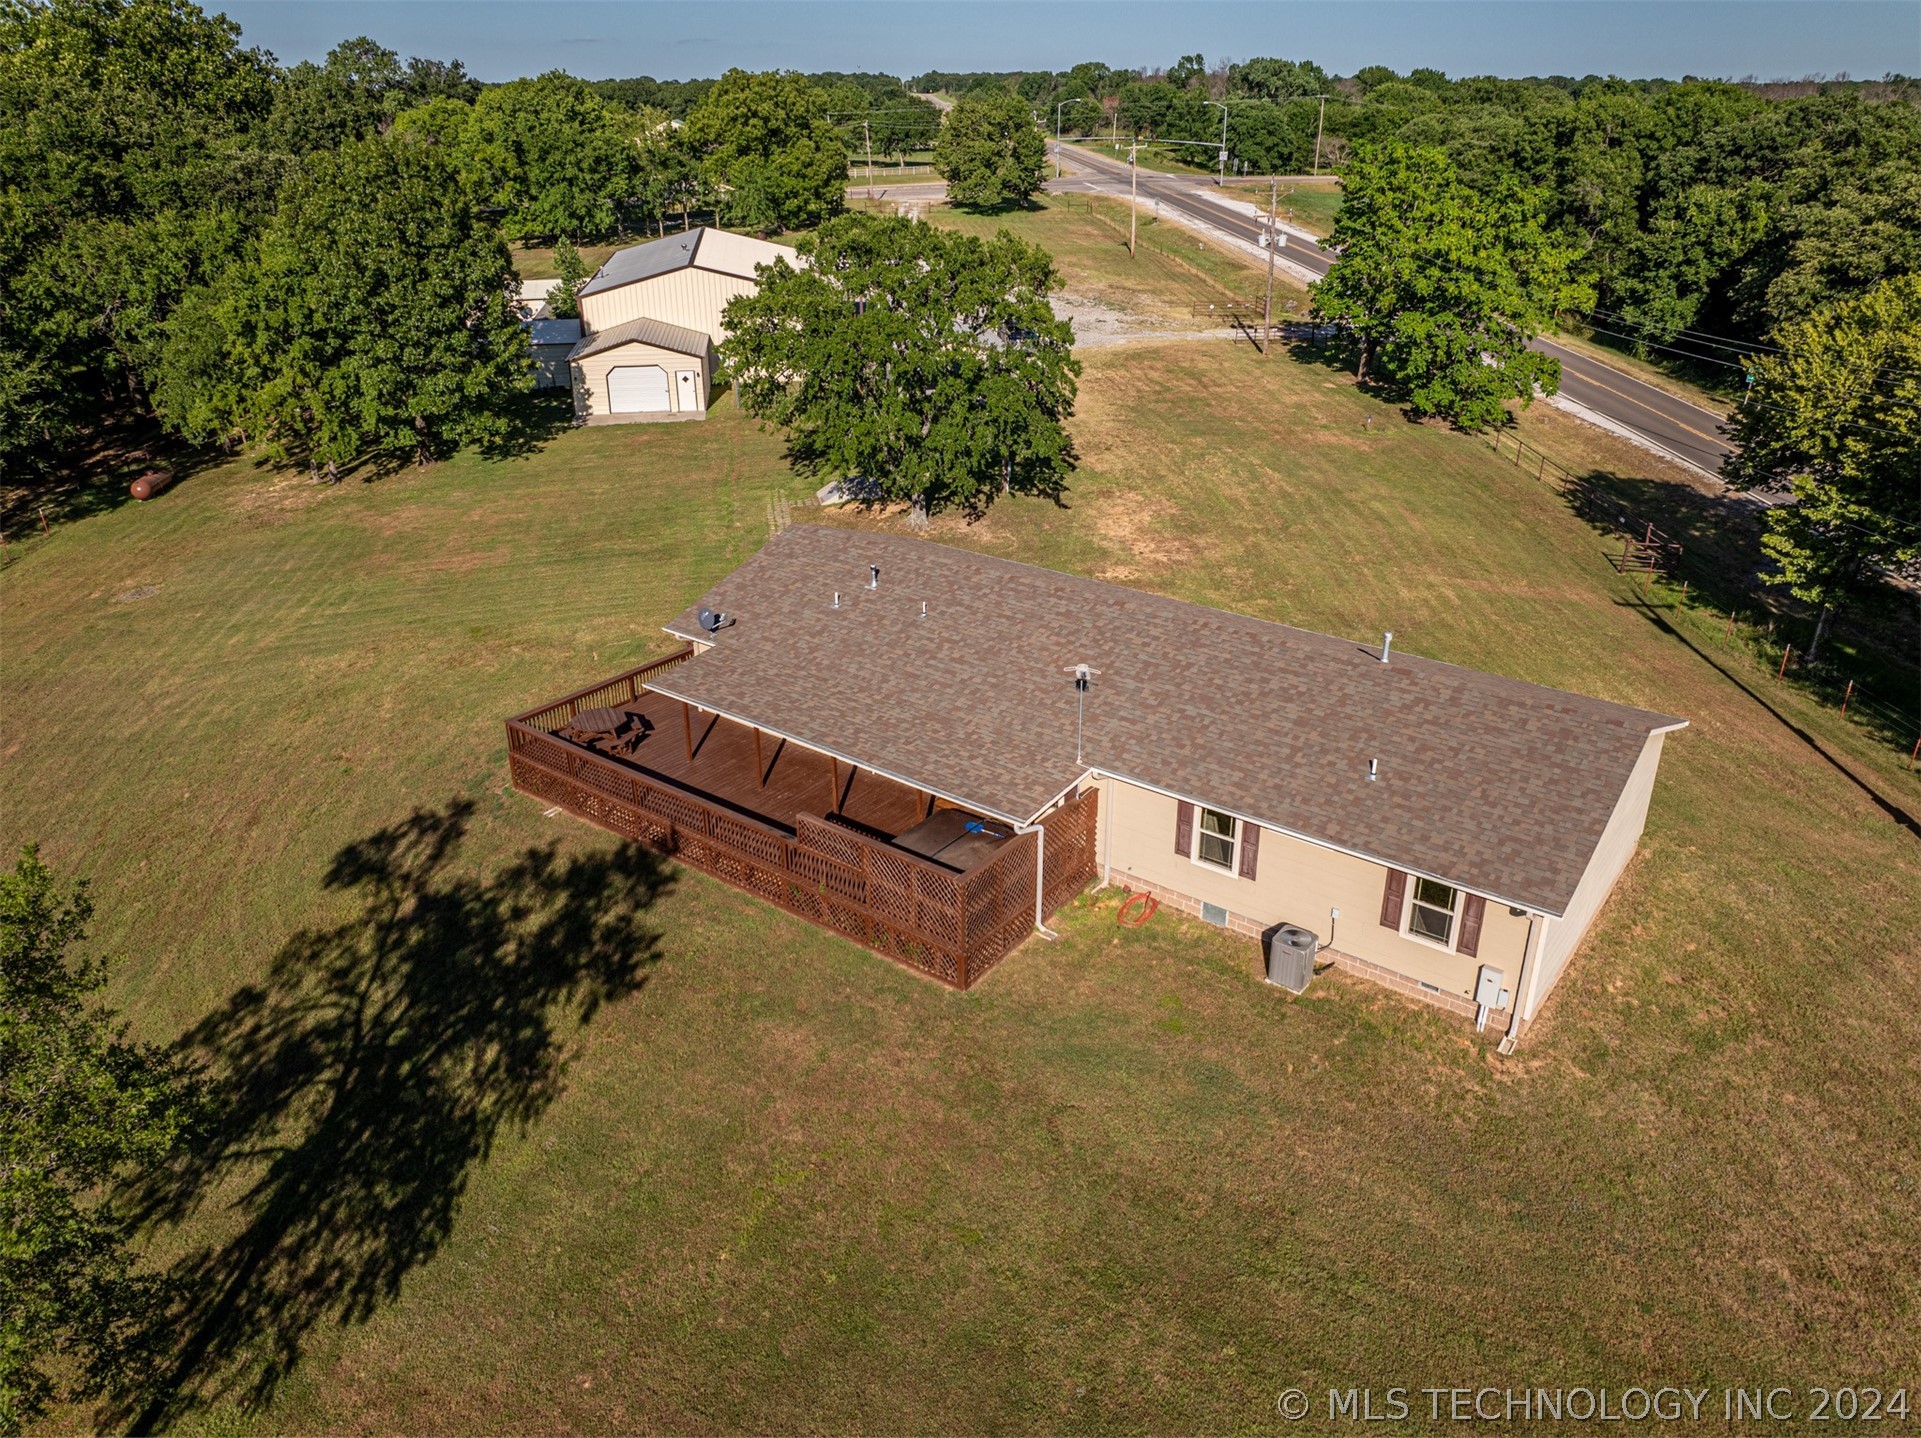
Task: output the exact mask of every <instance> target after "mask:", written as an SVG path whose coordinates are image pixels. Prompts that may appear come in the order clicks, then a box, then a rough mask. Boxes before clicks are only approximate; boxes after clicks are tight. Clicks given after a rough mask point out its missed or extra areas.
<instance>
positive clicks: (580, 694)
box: [507, 644, 694, 734]
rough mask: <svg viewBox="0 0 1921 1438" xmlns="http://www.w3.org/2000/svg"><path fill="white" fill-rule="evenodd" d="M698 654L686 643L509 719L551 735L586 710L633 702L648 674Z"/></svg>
mask: <svg viewBox="0 0 1921 1438" xmlns="http://www.w3.org/2000/svg"><path fill="white" fill-rule="evenodd" d="M693 657H694V646H693V645H691V644H684V645H682V646H681V647H680V648H679V649H676V650H675V651H674V652H673V653H672V654H669V655H668V656H667V657H666V658H664V659H653V660H649V661H648V662H647V663H645V664H643V665H641V666H640V667H639V668H638V669H629V670H628V671H627V672H626V673H625V674H616V675H615V676H614V677H613V678H612V679H603V680H602V681H601V682H600V683H598V684H595V685H593V686H591V687H589V688H586V689H576V690H575V691H574V692H573V693H572V694H569V695H567V696H566V697H564V698H561V699H556V700H554V702H553V703H551V704H543V705H541V706H540V707H539V708H538V709H529V710H528V711H527V712H526V713H525V714H516V715H515V716H514V717H513V718H511V719H509V720H508V721H507V727H508V729H509V731H510V732H511V730H512V728H513V726H514V725H516V724H520V725H524V726H525V727H527V728H529V729H538V730H539V731H540V732H541V733H543V734H551V733H553V732H554V731H555V730H556V729H563V728H565V727H566V726H567V725H568V724H569V723H571V722H572V720H573V717H574V716H575V715H576V714H578V713H580V711H581V710H583V709H599V708H603V707H613V706H617V705H621V704H631V703H633V702H634V701H635V700H636V699H638V698H640V691H641V690H643V689H645V688H646V687H647V683H646V681H647V676H648V675H650V674H659V673H661V672H663V671H664V670H668V669H672V668H673V667H674V666H675V665H677V664H685V663H686V662H687V661H688V660H689V659H692V658H693Z"/></svg>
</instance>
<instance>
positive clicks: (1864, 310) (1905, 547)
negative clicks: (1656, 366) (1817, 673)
mask: <svg viewBox="0 0 1921 1438" xmlns="http://www.w3.org/2000/svg"><path fill="white" fill-rule="evenodd" d="M1773 340H1774V344H1775V346H1776V347H1777V352H1776V353H1772V354H1765V355H1755V356H1754V357H1753V358H1752V359H1750V361H1749V367H1750V369H1751V370H1752V372H1753V375H1754V383H1753V388H1752V391H1751V394H1750V397H1749V399H1748V401H1747V403H1745V404H1743V405H1742V406H1741V407H1740V409H1739V410H1737V411H1736V414H1735V420H1734V438H1735V441H1736V447H1735V450H1734V453H1733V454H1732V455H1731V456H1730V457H1729V459H1728V461H1727V464H1726V465H1725V467H1724V470H1725V473H1726V475H1727V478H1728V481H1729V483H1731V484H1733V485H1735V486H1736V487H1738V488H1741V489H1750V488H1753V487H1754V486H1756V485H1770V486H1778V485H1782V484H1787V485H1790V486H1792V488H1793V490H1794V502H1793V503H1792V504H1778V505H1775V506H1774V507H1773V508H1771V509H1769V510H1768V513H1767V532H1766V533H1765V534H1764V535H1763V536H1762V539H1761V546H1762V548H1763V549H1765V550H1766V551H1767V552H1768V554H1769V555H1771V556H1772V557H1773V559H1774V561H1775V568H1774V570H1773V572H1772V573H1771V574H1770V575H1769V576H1768V578H1769V580H1770V582H1772V583H1775V584H1780V585H1783V586H1785V587H1786V588H1787V590H1788V592H1789V593H1790V594H1793V595H1794V596H1795V597H1796V598H1797V599H1802V600H1806V601H1807V602H1808V603H1810V604H1815V605H1819V606H1820V608H1821V617H1820V619H1819V621H1818V622H1817V624H1816V626H1815V633H1814V639H1813V640H1812V642H1810V643H1809V645H1808V652H1807V657H1808V658H1809V659H1810V660H1813V659H1815V658H1817V657H1818V656H1819V654H1820V649H1821V640H1822V638H1823V636H1824V635H1825V633H1826V631H1827V626H1828V620H1829V617H1830V615H1831V614H1832V613H1833V611H1834V610H1835V609H1836V608H1837V607H1839V606H1840V605H1841V604H1842V603H1843V601H1844V600H1846V599H1847V598H1848V596H1850V595H1851V594H1854V593H1857V592H1859V590H1860V589H1861V588H1862V587H1863V586H1864V585H1865V584H1867V583H1868V582H1869V581H1870V580H1871V579H1872V578H1873V577H1874V576H1875V574H1876V572H1877V570H1879V569H1881V568H1888V567H1891V568H1899V567H1901V566H1904V565H1908V564H1912V563H1913V562H1914V561H1915V560H1917V559H1921V478H1917V477H1918V476H1921V276H1917V275H1904V276H1902V277H1901V278H1899V279H1893V280H1884V281H1882V282H1881V283H1880V284H1878V285H1876V286H1874V287H1873V288H1872V289H1870V290H1868V291H1867V292H1866V293H1865V294H1862V295H1860V296H1858V297H1855V298H1851V299H1844V300H1839V301H1837V302H1835V303H1833V304H1831V305H1829V306H1827V307H1826V308H1824V309H1821V310H1817V311H1816V312H1815V313H1814V314H1813V315H1811V316H1810V317H1808V318H1807V319H1805V320H1796V321H1793V322H1791V323H1789V324H1786V325H1782V326H1780V327H1779V328H1777V329H1776V330H1775V331H1774V332H1773Z"/></svg>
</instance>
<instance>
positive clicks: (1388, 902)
mask: <svg viewBox="0 0 1921 1438" xmlns="http://www.w3.org/2000/svg"><path fill="white" fill-rule="evenodd" d="M1406 898H1407V875H1406V874H1404V873H1402V872H1401V871H1400V870H1399V869H1389V870H1388V871H1387V891H1386V892H1385V893H1383V894H1382V895H1381V927H1382V928H1384V929H1398V928H1400V927H1401V904H1402V901H1403V900H1404V899H1406Z"/></svg>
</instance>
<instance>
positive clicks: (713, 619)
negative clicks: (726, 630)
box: [694, 604, 721, 634]
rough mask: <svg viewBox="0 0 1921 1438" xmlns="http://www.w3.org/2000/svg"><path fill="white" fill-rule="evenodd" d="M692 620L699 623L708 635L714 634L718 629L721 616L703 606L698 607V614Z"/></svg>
mask: <svg viewBox="0 0 1921 1438" xmlns="http://www.w3.org/2000/svg"><path fill="white" fill-rule="evenodd" d="M694 618H696V619H697V620H699V621H700V627H701V628H702V629H705V630H706V631H707V632H708V633H709V634H712V633H714V632H715V631H716V630H718V629H719V628H720V621H721V616H720V615H718V614H716V613H715V612H714V611H713V610H711V609H709V608H708V607H707V606H706V605H704V604H703V605H702V606H701V607H700V613H698V614H696V615H695V616H694Z"/></svg>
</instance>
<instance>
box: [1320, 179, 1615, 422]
mask: <svg viewBox="0 0 1921 1438" xmlns="http://www.w3.org/2000/svg"><path fill="white" fill-rule="evenodd" d="M1342 192H1343V195H1344V196H1345V198H1344V199H1343V201H1342V205H1341V212H1340V217H1339V219H1337V220H1336V221H1335V226H1334V233H1333V236H1332V238H1331V240H1330V244H1331V245H1332V246H1333V247H1334V248H1335V249H1336V250H1337V251H1338V252H1339V258H1338V259H1337V260H1336V261H1335V264H1334V268H1333V269H1332V270H1331V271H1330V272H1329V274H1328V276H1327V278H1326V279H1324V280H1322V281H1320V282H1319V283H1318V284H1316V285H1315V286H1314V287H1313V295H1314V312H1315V314H1316V315H1317V317H1319V318H1320V319H1323V320H1327V321H1331V322H1333V323H1335V324H1339V325H1342V326H1344V327H1346V329H1347V330H1348V331H1349V332H1350V333H1351V334H1352V335H1353V336H1354V338H1355V341H1356V344H1357V347H1358V350H1359V356H1358V362H1357V365H1356V373H1357V374H1358V375H1359V376H1360V378H1362V379H1363V380H1365V379H1367V378H1368V377H1369V375H1370V373H1372V374H1374V375H1376V376H1378V377H1380V378H1383V379H1385V380H1387V381H1388V382H1389V383H1390V384H1392V385H1393V386H1394V387H1396V388H1397V389H1398V390H1399V391H1400V392H1401V393H1402V394H1403V395H1404V396H1405V397H1406V399H1407V401H1408V403H1409V405H1410V407H1411V408H1412V409H1413V411H1414V412H1415V413H1416V414H1431V415H1441V416H1444V417H1446V418H1447V419H1450V420H1452V421H1454V422H1455V423H1456V424H1458V425H1460V426H1462V427H1463V428H1466V429H1477V428H1479V427H1481V426H1483V425H1487V424H1495V423H1498V422H1500V420H1501V419H1502V418H1503V417H1504V415H1505V413H1506V411H1505V409H1504V407H1503V403H1502V402H1503V401H1504V400H1507V399H1518V400H1520V401H1521V403H1522V404H1523V405H1526V404H1528V403H1530V402H1531V401H1532V399H1533V397H1534V393H1535V389H1536V387H1537V386H1538V387H1539V388H1540V389H1541V390H1543V391H1544V392H1546V393H1548V394H1552V393H1554V391H1555V390H1556V389H1557V388H1559V386H1560V374H1561V369H1560V365H1559V364H1558V363H1557V362H1556V361H1554V360H1552V359H1549V358H1548V357H1547V356H1546V355H1543V354H1539V353H1536V352H1535V351H1533V350H1531V349H1529V348H1528V347H1527V346H1528V341H1529V340H1530V339H1532V338H1533V337H1534V336H1535V335H1537V334H1539V333H1540V332H1541V331H1542V330H1543V329H1545V328H1546V327H1547V325H1548V324H1549V323H1550V321H1551V320H1552V318H1553V313H1554V310H1555V308H1556V307H1557V305H1559V304H1562V303H1566V302H1569V300H1570V299H1572V298H1578V297H1577V296H1574V295H1572V293H1571V291H1570V289H1569V285H1568V270H1569V265H1570V263H1571V261H1572V259H1573V255H1572V253H1571V252H1570V251H1569V250H1567V249H1566V248H1565V247H1564V246H1562V245H1561V244H1559V243H1558V242H1556V241H1554V240H1553V239H1551V238H1550V237H1549V236H1548V234H1547V231H1546V229H1545V228H1544V227H1543V224H1542V219H1541V208H1542V196H1541V195H1540V194H1539V193H1538V192H1534V191H1528V190H1523V189H1521V188H1520V187H1518V186H1515V185H1512V184H1508V185H1502V186H1501V187H1499V188H1498V189H1496V190H1495V192H1494V193H1492V194H1476V193H1475V192H1473V191H1472V190H1470V189H1468V188H1467V186H1466V185H1465V184H1463V183H1462V181H1461V179H1460V177H1459V175H1458V174H1456V172H1455V169H1454V165H1453V162H1452V161H1450V160H1449V159H1448V157H1447V155H1446V154H1445V153H1443V152H1442V151H1440V150H1432V149H1414V148H1410V147H1408V146H1405V145H1400V144H1390V145H1387V146H1385V147H1381V148H1378V149H1376V150H1374V151H1372V152H1371V153H1369V154H1367V155H1366V156H1365V157H1364V158H1362V159H1360V160H1357V161H1356V162H1355V163H1353V164H1351V165H1349V166H1348V167H1347V169H1346V171H1345V172H1344V174H1343V176H1342Z"/></svg>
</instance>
